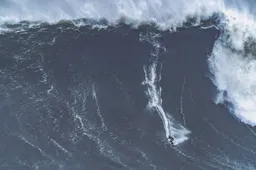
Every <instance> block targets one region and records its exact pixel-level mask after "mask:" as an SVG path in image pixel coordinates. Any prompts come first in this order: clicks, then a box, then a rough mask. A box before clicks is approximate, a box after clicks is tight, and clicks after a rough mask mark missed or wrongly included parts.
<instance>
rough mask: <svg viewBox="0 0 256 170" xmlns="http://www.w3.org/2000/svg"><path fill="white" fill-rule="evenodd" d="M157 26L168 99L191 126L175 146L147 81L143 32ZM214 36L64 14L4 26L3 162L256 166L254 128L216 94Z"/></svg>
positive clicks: (0, 70) (47, 169) (76, 167)
mask: <svg viewBox="0 0 256 170" xmlns="http://www.w3.org/2000/svg"><path fill="white" fill-rule="evenodd" d="M155 34H159V36H158V37H157V38H155V40H156V41H157V42H158V43H159V44H160V45H161V47H162V48H160V53H159V55H158V63H159V65H158V69H157V73H158V74H161V81H160V86H161V88H162V100H163V108H164V110H165V111H166V112H167V113H168V114H169V115H171V116H172V117H173V118H174V119H175V121H176V122H177V123H178V124H181V125H183V126H184V127H186V128H187V129H188V130H189V131H191V134H190V135H189V139H188V140H187V141H185V142H183V143H181V144H179V145H176V146H174V147H171V146H170V145H169V144H168V142H166V139H165V131H164V128H163V124H162V122H161V119H160V117H159V115H158V114H157V113H156V111H154V110H149V109H147V104H148V101H149V98H148V96H147V95H146V94H145V91H146V89H147V87H146V86H145V85H143V84H142V82H143V81H144V80H145V75H144V71H143V67H144V66H147V65H150V63H151V62H152V60H154V56H153V55H152V53H154V51H155V49H154V47H153V46H152V43H150V42H148V41H143V40H141V37H143V36H149V37H150V36H153V35H155ZM218 36H219V31H218V30H216V29H215V28H214V27H212V28H208V29H201V28H200V27H188V28H182V29H179V30H178V31H177V32H175V33H171V32H167V31H166V32H161V31H157V30H156V29H155V28H154V27H151V26H141V27H140V28H138V29H133V28H131V27H130V26H128V25H124V24H120V25H118V26H116V27H109V28H107V29H101V30H98V29H92V28H90V27H89V26H86V27H80V28H77V27H75V26H73V25H71V24H68V23H60V24H56V25H52V26H49V25H41V26H38V27H35V28H30V29H26V30H23V31H19V32H9V33H4V34H2V35H0V56H1V57H0V82H1V83H0V113H1V119H0V121H1V124H0V126H1V128H0V131H1V137H0V139H1V140H0V167H1V168H0V169H3V170H30V169H38V170H57V169H63V170H101V169H102V170H103V169H104V170H115V169H127V170H128V169H129V170H130V169H135V170H137V169H138V170H149V169H152V170H153V169H156V170H165V169H166V170H178V169H184V170H185V169H186V170H198V169H207V170H208V169H209V170H211V169H228V170H229V169H254V167H255V166H256V161H255V159H254V157H255V155H256V145H255V139H256V137H255V136H256V135H255V133H256V132H255V129H253V128H251V127H248V126H246V125H244V124H240V123H239V121H237V120H236V119H235V118H234V117H232V115H231V114H230V113H229V111H228V110H227V109H226V107H225V106H223V105H215V104H214V102H213V98H214V96H215V94H216V88H215V86H214V85H213V84H212V81H211V80H210V77H211V75H210V72H209V70H208V64H207V59H208V56H209V55H210V54H211V52H212V48H213V45H214V42H215V40H216V39H217V38H218ZM164 49H165V50H164ZM181 113H183V114H184V115H183V114H181Z"/></svg>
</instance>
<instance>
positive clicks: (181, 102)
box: [180, 76, 186, 126]
mask: <svg viewBox="0 0 256 170" xmlns="http://www.w3.org/2000/svg"><path fill="white" fill-rule="evenodd" d="M185 84H186V77H185V76H184V79H183V84H182V89H181V95H180V113H181V115H182V119H183V123H184V126H186V118H185V114H184V112H183V93H184V88H185Z"/></svg>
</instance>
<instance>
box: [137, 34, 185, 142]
mask: <svg viewBox="0 0 256 170" xmlns="http://www.w3.org/2000/svg"><path fill="white" fill-rule="evenodd" d="M157 37H159V35H157V34H156V35H153V34H151V35H149V36H145V37H141V40H142V41H143V40H146V41H148V42H149V43H151V44H152V45H153V47H154V49H155V51H154V52H153V53H152V54H151V55H152V60H153V61H152V63H151V64H149V65H148V66H144V67H143V70H144V74H145V80H144V81H143V82H142V84H143V85H146V86H147V91H146V94H147V95H148V97H149V102H148V105H147V107H148V109H149V110H155V111H156V112H157V113H158V115H159V116H160V118H161V120H162V123H163V125H164V130H165V135H166V138H168V137H169V136H172V137H174V145H177V144H179V143H182V142H184V141H186V140H187V139H188V135H189V134H190V131H189V130H187V129H186V128H184V127H183V126H182V125H180V124H178V123H175V122H174V120H173V119H172V117H171V116H170V115H168V114H167V113H166V112H165V111H164V109H163V107H162V97H161V93H162V88H161V87H160V85H159V83H160V81H161V73H159V74H157V68H158V67H159V64H158V58H159V56H160V55H161V52H160V49H163V50H164V51H165V49H164V48H163V47H161V45H160V44H159V43H158V42H157V41H156V40H155V38H157ZM160 71H161V70H160Z"/></svg>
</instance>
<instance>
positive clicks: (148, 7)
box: [0, 0, 256, 126]
mask: <svg viewBox="0 0 256 170" xmlns="http://www.w3.org/2000/svg"><path fill="white" fill-rule="evenodd" d="M238 6H239V7H238ZM248 6H251V4H250V2H241V1H224V0H190V1H185V0H112V1H111V0H106V1H102V0H93V1H92V0H88V1H84V0H72V1H71V0H65V1H61V0H55V1H49V0H47V1H39V0H35V1H31V0H4V1H1V2H0V24H1V25H2V26H1V28H2V29H3V30H7V29H9V28H10V26H7V25H8V24H17V23H20V22H21V21H27V22H29V23H30V22H34V23H35V22H36V23H41V22H44V23H49V24H54V23H56V22H59V21H62V20H66V21H71V22H73V23H75V24H76V25H84V24H86V22H85V21H84V19H86V20H87V21H88V20H91V21H96V22H98V21H102V20H105V21H106V22H107V24H108V25H115V24H118V23H119V22H120V21H122V22H125V23H126V24H131V25H133V26H135V27H136V26H138V25H141V24H147V23H153V24H155V25H156V26H157V27H158V28H159V29H162V30H168V29H169V30H172V31H175V30H176V28H179V27H182V26H184V23H186V22H188V21H190V20H191V19H193V23H194V24H199V23H200V22H201V21H202V20H207V19H210V18H211V17H212V16H213V15H215V14H218V19H217V20H218V22H216V23H217V24H215V25H212V24H211V25H210V26H215V27H217V28H218V29H219V30H220V33H221V34H220V37H219V39H218V40H217V41H216V42H215V45H214V48H213V51H212V55H211V56H209V58H208V64H209V69H210V72H211V73H212V77H211V78H212V81H213V83H214V84H215V85H216V87H217V90H218V93H217V95H216V97H215V102H216V104H225V105H227V107H229V109H230V111H231V113H232V114H233V115H234V116H236V117H237V118H238V119H239V120H240V121H242V122H244V123H246V124H249V125H252V126H254V125H256V113H255V112H256V92H255V91H256V78H255V75H256V61H255V57H256V53H255V50H256V49H255V45H256V41H255V40H256V39H255V38H256V34H255V32H256V21H255V18H254V16H253V14H252V12H251V10H250V8H249V7H248ZM87 24H88V23H87ZM202 28H205V27H202Z"/></svg>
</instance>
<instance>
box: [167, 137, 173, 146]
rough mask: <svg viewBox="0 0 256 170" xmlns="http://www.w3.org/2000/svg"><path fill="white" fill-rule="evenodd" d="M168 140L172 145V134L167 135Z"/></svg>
mask: <svg viewBox="0 0 256 170" xmlns="http://www.w3.org/2000/svg"><path fill="white" fill-rule="evenodd" d="M167 140H168V142H170V144H172V145H174V143H173V141H174V138H173V137H172V136H170V135H169V136H168V138H167Z"/></svg>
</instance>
